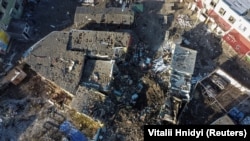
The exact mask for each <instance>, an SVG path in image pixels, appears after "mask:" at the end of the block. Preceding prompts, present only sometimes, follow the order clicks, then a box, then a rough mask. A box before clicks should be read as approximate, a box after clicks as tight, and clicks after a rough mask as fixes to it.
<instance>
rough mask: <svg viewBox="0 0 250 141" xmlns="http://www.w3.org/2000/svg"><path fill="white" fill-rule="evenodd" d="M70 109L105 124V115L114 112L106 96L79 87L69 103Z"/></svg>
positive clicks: (113, 105) (112, 105) (112, 104)
mask: <svg viewBox="0 0 250 141" xmlns="http://www.w3.org/2000/svg"><path fill="white" fill-rule="evenodd" d="M71 105H72V107H73V108H75V109H77V110H78V111H82V112H83V113H84V114H86V115H89V116H91V117H92V118H94V119H96V120H99V121H101V122H105V120H106V118H107V114H106V113H109V112H111V113H112V112H114V107H115V104H114V103H113V102H112V101H111V100H110V98H109V97H107V96H106V95H104V94H102V93H100V92H98V91H95V90H93V89H90V90H89V89H87V88H86V87H84V86H79V88H78V89H77V93H76V96H75V98H74V99H73V101H72V103H71Z"/></svg>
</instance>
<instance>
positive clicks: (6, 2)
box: [0, 0, 23, 30]
mask: <svg viewBox="0 0 250 141" xmlns="http://www.w3.org/2000/svg"><path fill="white" fill-rule="evenodd" d="M22 12H23V0H0V28H1V29H3V30H6V29H7V27H8V25H9V23H10V21H11V19H12V18H14V19H18V18H20V17H21V16H22Z"/></svg>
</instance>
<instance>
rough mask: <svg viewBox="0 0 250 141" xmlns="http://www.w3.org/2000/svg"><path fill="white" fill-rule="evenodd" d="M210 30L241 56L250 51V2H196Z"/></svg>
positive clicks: (213, 0)
mask: <svg viewBox="0 0 250 141" xmlns="http://www.w3.org/2000/svg"><path fill="white" fill-rule="evenodd" d="M196 10H197V11H198V13H199V15H200V16H203V17H205V19H206V20H205V22H206V23H207V24H208V25H209V28H210V29H212V30H213V31H215V32H216V33H217V34H219V35H221V36H222V39H223V40H224V41H226V42H227V43H228V44H229V45H230V46H232V47H233V49H234V50H235V51H236V52H238V54H240V55H246V54H248V52H249V51H250V0H196Z"/></svg>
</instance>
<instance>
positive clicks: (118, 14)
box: [74, 6, 134, 26]
mask: <svg viewBox="0 0 250 141" xmlns="http://www.w3.org/2000/svg"><path fill="white" fill-rule="evenodd" d="M89 22H95V23H105V24H124V25H131V24H132V23H133V22H134V13H133V11H132V10H129V9H127V8H125V9H124V10H123V11H122V9H121V8H116V7H111V8H99V7H98V8H97V7H82V6H81V7H77V8H76V12H75V18H74V23H75V24H76V26H81V25H85V24H87V23H89Z"/></svg>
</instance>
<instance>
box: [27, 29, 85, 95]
mask: <svg viewBox="0 0 250 141" xmlns="http://www.w3.org/2000/svg"><path fill="white" fill-rule="evenodd" d="M68 39H69V32H57V31H55V32H52V33H50V34H49V35H47V36H46V37H45V38H44V39H42V40H40V41H39V42H38V43H36V44H35V45H34V46H33V47H32V48H34V49H33V51H31V52H30V54H29V55H28V56H27V57H26V59H25V61H26V63H27V64H29V65H30V66H31V68H32V69H34V70H35V71H36V72H38V73H39V74H41V75H42V76H44V77H46V78H47V79H49V80H51V81H53V82H55V83H56V84H57V85H59V86H60V87H62V88H63V89H65V90H67V91H69V92H71V93H74V92H75V90H76V87H77V86H78V84H79V82H80V78H81V72H82V68H83V64H84V54H83V53H82V52H76V51H70V50H67V43H68Z"/></svg>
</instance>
